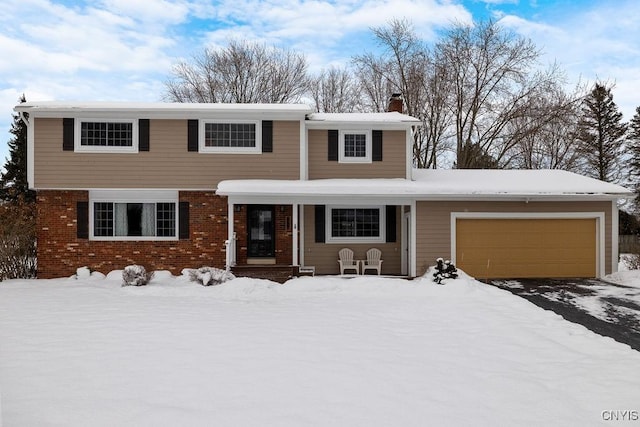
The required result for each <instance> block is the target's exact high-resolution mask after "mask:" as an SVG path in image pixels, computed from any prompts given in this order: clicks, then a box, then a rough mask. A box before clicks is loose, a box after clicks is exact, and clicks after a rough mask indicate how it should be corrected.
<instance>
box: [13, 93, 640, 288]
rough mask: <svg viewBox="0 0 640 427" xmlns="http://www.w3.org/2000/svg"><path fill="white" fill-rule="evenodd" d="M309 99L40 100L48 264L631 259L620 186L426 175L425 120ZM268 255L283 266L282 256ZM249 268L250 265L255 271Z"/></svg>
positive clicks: (534, 174) (66, 267) (514, 264)
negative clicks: (417, 138)
mask: <svg viewBox="0 0 640 427" xmlns="http://www.w3.org/2000/svg"><path fill="white" fill-rule="evenodd" d="M390 107H391V108H390V109H392V110H396V111H391V112H388V113H371V114H319V113H313V112H312V110H311V109H310V108H309V107H308V106H306V105H302V104H273V105H272V104H268V105H267V104H172V103H65V102H29V103H23V104H20V105H17V106H16V107H15V111H17V112H18V113H19V114H20V115H21V117H22V118H23V120H24V121H25V123H27V129H28V145H27V151H28V167H27V169H28V180H29V185H30V187H31V188H32V189H34V190H36V191H37V206H38V224H37V226H38V235H37V238H38V242H37V244H38V275H39V277H43V278H48V277H57V276H66V275H70V274H73V273H74V272H75V270H76V268H78V267H81V266H89V267H90V268H92V269H94V270H98V271H102V272H105V273H106V272H108V271H110V270H113V269H121V268H123V267H124V266H126V265H129V264H134V263H135V264H142V265H144V266H146V267H147V268H148V269H150V270H158V269H167V270H170V271H171V272H173V273H174V274H178V273H179V272H180V270H181V269H182V268H185V267H199V266H202V265H210V266H216V267H220V268H224V267H228V268H233V269H234V271H235V272H238V273H242V272H243V271H244V272H247V271H249V270H250V269H251V268H255V267H252V266H261V267H260V268H262V270H258V271H263V272H265V271H267V269H268V268H274V269H275V268H278V267H281V266H285V267H286V268H291V270H292V272H293V273H294V274H295V272H296V271H297V268H298V267H299V266H305V267H311V266H312V267H314V270H315V272H316V274H337V273H338V272H339V268H338V262H337V259H338V251H339V250H340V249H342V248H345V247H347V248H351V249H352V250H353V251H354V253H355V257H356V258H357V259H364V256H365V252H366V251H367V250H368V249H369V248H372V247H375V248H378V249H380V250H381V251H382V259H383V260H384V262H383V267H382V273H383V274H389V275H405V276H410V277H413V276H417V275H421V274H423V273H424V272H425V271H426V269H427V267H428V266H429V265H433V264H434V262H435V259H436V258H437V257H443V258H449V259H451V260H452V261H453V262H455V263H457V264H458V266H460V267H461V268H462V269H464V270H465V271H467V272H468V273H470V274H472V275H474V276H476V277H536V276H538V277H578V276H579V277H599V276H603V275H605V274H607V273H610V272H611V271H615V269H616V268H617V261H618V254H617V228H618V227H617V218H618V215H617V205H616V201H617V199H619V198H621V197H631V196H632V195H631V193H630V192H629V191H628V190H626V189H624V188H623V187H620V186H616V185H613V184H608V183H604V182H601V181H597V180H594V179H590V178H586V177H583V176H580V175H576V174H572V173H569V172H563V171H489V170H466V171H465V170H414V169H413V168H412V141H413V140H412V131H413V130H412V129H413V128H414V127H415V126H419V124H420V123H419V121H418V120H417V119H415V118H412V117H410V116H407V115H404V114H402V113H401V112H400V111H401V108H402V105H401V102H399V99H398V98H397V97H393V98H392V100H391V103H390ZM269 266H271V267H269ZM243 269H244V270H243Z"/></svg>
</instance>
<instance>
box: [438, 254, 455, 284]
mask: <svg viewBox="0 0 640 427" xmlns="http://www.w3.org/2000/svg"><path fill="white" fill-rule="evenodd" d="M457 278H458V269H457V268H456V266H455V265H453V264H452V263H451V261H449V260H446V261H445V260H443V259H442V258H438V259H436V272H435V273H433V280H434V281H435V282H436V283H437V284H438V285H442V284H443V283H442V281H443V280H445V279H457Z"/></svg>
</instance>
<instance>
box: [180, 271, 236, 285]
mask: <svg viewBox="0 0 640 427" xmlns="http://www.w3.org/2000/svg"><path fill="white" fill-rule="evenodd" d="M189 278H190V279H191V281H193V282H198V283H200V284H201V285H202V286H212V285H219V284H221V283H224V282H226V281H227V280H232V279H235V278H236V276H234V275H233V273H231V272H229V271H227V270H222V269H220V268H215V267H200V268H198V269H191V270H189Z"/></svg>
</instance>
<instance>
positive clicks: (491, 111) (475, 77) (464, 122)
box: [436, 21, 560, 168]
mask: <svg viewBox="0 0 640 427" xmlns="http://www.w3.org/2000/svg"><path fill="white" fill-rule="evenodd" d="M436 51H437V54H438V57H439V58H440V60H441V61H443V64H444V66H445V67H446V70H447V72H448V73H449V75H448V78H449V80H450V83H451V85H452V89H451V98H450V101H449V102H450V106H451V108H452V115H453V118H454V127H455V132H454V133H455V146H456V153H457V157H456V167H458V168H474V167H497V166H504V165H505V164H506V163H508V157H509V154H510V153H511V152H512V148H513V147H514V146H516V145H517V144H518V142H519V141H520V140H521V139H522V138H524V137H525V136H526V135H527V134H528V133H530V132H531V130H532V129H535V128H536V127H537V126H539V123H536V122H535V121H534V120H533V119H534V118H535V117H531V116H530V115H529V113H530V112H531V108H530V106H529V104H530V102H531V101H532V100H535V99H537V98H539V97H540V96H541V94H544V93H545V91H546V90H548V88H549V87H550V86H551V85H553V83H554V82H556V81H557V80H558V79H559V78H560V76H559V74H558V70H557V68H556V67H550V68H549V69H548V70H546V71H541V72H535V71H532V70H536V69H538V68H539V64H538V59H539V57H540V55H541V54H540V51H539V50H538V49H537V48H536V46H535V45H534V44H533V43H532V42H531V41H530V40H528V39H525V38H523V37H520V36H518V35H516V34H514V33H512V32H509V31H506V30H505V29H503V28H501V27H500V26H499V25H497V24H496V23H495V22H494V21H488V22H483V23H479V24H477V25H475V26H473V27H470V26H465V25H456V26H454V27H453V28H452V29H451V30H450V31H449V32H448V33H447V34H446V35H445V36H444V39H443V40H442V41H441V42H439V43H437V44H436ZM518 119H519V121H520V125H519V126H516V121H517V120H518ZM478 155H480V158H483V159H484V160H483V161H482V162H481V164H478V163H477V159H478V158H479V157H478ZM487 156H488V157H487ZM490 158H493V159H494V160H495V162H494V161H487V160H490Z"/></svg>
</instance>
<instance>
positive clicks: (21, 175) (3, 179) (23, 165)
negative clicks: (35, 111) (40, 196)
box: [0, 95, 34, 200]
mask: <svg viewBox="0 0 640 427" xmlns="http://www.w3.org/2000/svg"><path fill="white" fill-rule="evenodd" d="M20 102H21V103H22V102H26V98H25V96H24V95H22V97H20ZM9 132H11V134H12V135H13V137H12V138H11V140H9V142H8V146H9V158H8V159H7V160H6V163H5V165H4V172H3V173H2V175H1V176H0V190H1V191H2V194H1V197H2V198H3V199H15V198H16V197H19V196H23V197H25V198H26V199H27V200H33V197H34V196H33V192H32V191H29V184H28V183H27V125H25V123H24V122H23V121H22V120H21V119H20V117H19V116H18V115H17V114H16V115H14V116H13V124H12V125H11V130H10V131H9Z"/></svg>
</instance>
